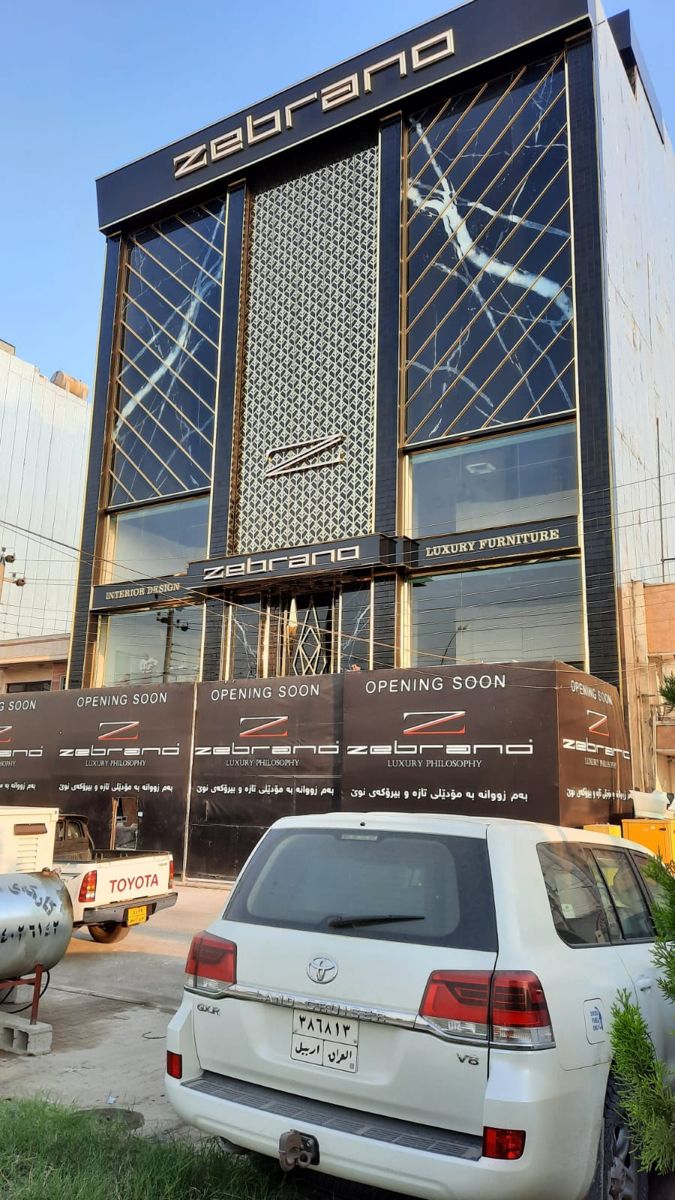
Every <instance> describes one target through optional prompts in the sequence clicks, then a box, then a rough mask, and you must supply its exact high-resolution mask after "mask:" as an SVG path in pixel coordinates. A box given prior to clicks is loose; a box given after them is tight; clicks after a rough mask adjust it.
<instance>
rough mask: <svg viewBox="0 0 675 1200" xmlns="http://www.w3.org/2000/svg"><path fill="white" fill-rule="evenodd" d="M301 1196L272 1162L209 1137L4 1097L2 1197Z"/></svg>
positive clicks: (238, 1199)
mask: <svg viewBox="0 0 675 1200" xmlns="http://www.w3.org/2000/svg"><path fill="white" fill-rule="evenodd" d="M282 1189H283V1193H284V1200H294V1193H295V1189H294V1188H293V1187H292V1186H290V1187H289V1186H288V1184H284V1181H283V1179H282V1178H280V1175H279V1173H278V1171H277V1169H276V1167H275V1165H274V1164H273V1163H269V1164H268V1163H267V1162H266V1161H265V1160H264V1159H263V1160H256V1159H250V1158H248V1157H243V1156H236V1157H235V1156H231V1155H227V1154H223V1153H222V1151H221V1150H220V1149H219V1148H218V1146H217V1145H216V1144H215V1143H214V1142H212V1141H207V1142H203V1143H201V1144H199V1143H198V1144H193V1143H191V1142H186V1141H181V1140H180V1139H176V1140H174V1141H169V1142H166V1141H164V1142H156V1141H153V1140H152V1139H150V1138H144V1137H139V1136H138V1135H137V1134H133V1133H130V1132H129V1130H128V1129H127V1127H126V1126H125V1125H124V1123H123V1122H122V1121H121V1120H111V1121H102V1120H101V1119H100V1118H98V1117H95V1116H92V1115H91V1114H89V1113H82V1112H78V1111H77V1110H76V1109H72V1108H64V1107H62V1106H61V1105H58V1104H50V1103H48V1102H47V1101H44V1100H5V1101H2V1102H0V1196H2V1197H6V1198H7V1200H47V1198H48V1200H226V1198H227V1200H277V1198H278V1197H279V1196H280V1195H281V1192H282Z"/></svg>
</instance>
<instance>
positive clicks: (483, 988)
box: [420, 971, 492, 1041]
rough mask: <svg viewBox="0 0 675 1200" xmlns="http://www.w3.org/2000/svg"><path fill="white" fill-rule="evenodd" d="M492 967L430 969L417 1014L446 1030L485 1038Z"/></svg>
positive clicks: (488, 1019)
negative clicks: (481, 969)
mask: <svg viewBox="0 0 675 1200" xmlns="http://www.w3.org/2000/svg"><path fill="white" fill-rule="evenodd" d="M491 978H492V972H491V971H433V972H432V974H431V975H430V976H429V982H428V983H427V986H426V991H425V993H424V996H423V999H422V1004H421V1006H420V1016H421V1017H427V1018H428V1020H429V1021H430V1022H431V1023H432V1024H434V1025H439V1026H441V1027H442V1028H443V1029H444V1030H447V1032H448V1033H454V1034H457V1036H459V1037H467V1038H480V1040H481V1041H487V1037H488V1031H489V1023H490V980H491Z"/></svg>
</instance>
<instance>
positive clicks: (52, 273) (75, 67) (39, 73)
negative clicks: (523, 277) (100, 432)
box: [0, 0, 675, 387]
mask: <svg viewBox="0 0 675 1200" xmlns="http://www.w3.org/2000/svg"><path fill="white" fill-rule="evenodd" d="M545 2H546V0H533V3H545ZM508 3H509V0H504V9H505V11H508ZM628 6H629V5H628V3H627V0H605V9H606V11H607V12H608V14H610V15H611V14H613V13H615V12H620V11H622V10H623V9H625V8H626V7H628ZM452 7H455V6H454V5H453V4H452V3H450V2H449V0H448V3H447V6H446V5H444V4H443V0H429V2H424V0H417V2H416V3H411V2H410V0H408V2H407V3H405V2H404V0H366V2H365V3H364V0H340V3H339V4H337V5H332V6H331V5H325V6H324V5H322V4H319V3H317V2H316V0H286V2H285V3H283V4H281V3H279V0H249V3H247V4H234V3H233V2H232V0H199V3H198V4H195V5H194V6H191V5H189V4H186V3H185V2H184V0H116V2H115V3H112V4H104V3H101V0H58V3H54V0H27V2H26V3H23V4H21V3H18V2H17V0H0V21H1V23H2V24H1V28H2V58H1V60H0V118H1V119H0V154H1V159H0V161H1V163H2V169H1V170H0V339H3V340H5V341H8V342H11V343H12V344H13V345H15V346H16V350H17V354H18V355H19V356H20V357H21V358H23V359H25V360H27V361H28V362H31V363H34V364H35V365H36V366H38V367H39V369H40V370H41V371H42V372H43V374H45V375H48V376H51V375H52V374H53V373H54V371H57V370H63V371H65V372H66V373H67V374H69V375H74V376H75V377H76V378H79V379H83V380H84V381H85V382H86V383H88V384H89V385H90V387H91V384H92V382H93V375H94V364H95V358H96V343H97V338H98V317H99V307H100V297H101V286H102V274H103V251H104V239H103V237H102V235H101V234H100V233H99V232H98V222H97V212H96V193H95V186H94V181H95V179H96V177H97V176H99V175H103V174H107V173H108V172H109V171H111V170H114V169H115V168H116V167H119V166H122V165H123V164H124V163H126V162H129V161H131V160H132V159H135V158H139V157H141V156H143V155H145V154H148V153H150V152H151V151H153V150H155V149H157V148H158V147H160V146H163V145H166V144H168V143H169V142H172V141H176V140H177V139H178V138H180V137H183V136H185V135H187V134H190V133H192V132H194V131H195V130H198V129H201V128H202V127H203V126H206V125H209V124H211V123H213V122H215V121H217V120H219V119H220V118H222V117H225V116H227V115H228V113H230V112H236V111H237V110H238V109H240V108H243V107H245V106H246V105H249V104H252V103H255V102H256V101H257V100H260V99H262V98H264V97H265V96H267V95H271V94H273V93H274V92H277V91H280V90H282V89H283V88H285V87H287V86H289V85H290V84H292V83H294V82H295V81H296V80H299V79H303V78H305V77H307V76H309V75H313V74H316V73H318V72H320V71H322V70H324V69H325V68H327V67H329V66H331V65H332V64H333V63H337V62H340V61H341V60H342V59H345V58H349V57H351V56H352V55H354V54H358V53H360V52H361V51H363V50H365V49H367V48H368V47H370V46H373V45H377V44H378V43H379V42H383V41H386V39H387V38H389V37H392V36H393V35H394V34H397V33H400V32H401V31H403V30H405V29H409V28H411V27H414V26H416V25H419V24H422V23H423V22H424V21H426V20H429V19H430V18H431V17H434V16H437V15H438V14H439V13H442V12H443V11H447V10H448V9H450V8H452ZM630 8H631V12H632V14H633V20H634V25H635V28H636V30H637V33H638V37H639V41H640V45H641V47H642V52H643V56H644V59H645V61H646V64H647V67H648V69H649V72H650V75H651V78H652V82H653V84H654V88H655V90H656V94H657V96H658V97H659V100H660V103H661V107H662V110H663V114H664V118H665V121H666V124H667V125H668V127H669V129H670V132H671V137H672V136H673V134H674V133H675V76H674V73H673V69H672V57H673V54H672V52H673V45H674V43H675V0H633V3H632V4H630Z"/></svg>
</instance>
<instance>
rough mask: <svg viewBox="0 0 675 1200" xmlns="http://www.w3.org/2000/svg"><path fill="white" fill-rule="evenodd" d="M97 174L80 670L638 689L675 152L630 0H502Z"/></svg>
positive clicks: (671, 481)
mask: <svg viewBox="0 0 675 1200" xmlns="http://www.w3.org/2000/svg"><path fill="white" fill-rule="evenodd" d="M627 164H630V166H629V169H627ZM98 195H99V213H100V223H101V229H102V231H103V232H104V234H105V236H106V239H107V258H106V267H105V280H104V296H103V309H102V323H101V339H100V346H99V359H98V368H97V377H96V386H95V397H94V414H93V430H92V441H91V453H90V461H89V474H88V481H87V491H86V507H85V516H84V527H83V543H82V558H81V563H80V574H79V583H78V593H77V606H76V614H75V625H74V632H73V642H72V650H71V656H70V663H69V687H71V688H79V687H102V686H103V687H106V686H111V685H115V684H122V685H123V684H126V683H131V682H143V683H147V684H149V685H156V684H168V683H171V682H188V681H193V680H201V681H209V680H214V681H215V680H220V679H270V678H273V677H281V676H284V677H286V676H304V675H321V674H333V673H340V672H347V671H350V670H362V671H368V670H379V669H387V668H393V667H397V668H408V667H410V668H426V667H428V668H435V667H447V666H452V665H454V664H467V663H472V662H486V663H505V662H513V661H515V662H527V661H540V660H542V659H546V660H551V659H557V660H562V661H563V662H566V663H568V664H571V665H572V666H574V667H578V668H580V669H582V670H586V671H590V672H592V673H593V674H594V675H596V676H599V677H600V678H602V679H604V680H606V681H608V682H609V683H613V684H617V685H618V686H619V687H620V688H621V689H622V690H623V691H624V692H625V683H626V664H625V662H623V661H622V653H621V639H620V622H619V616H618V613H619V606H620V596H621V587H622V584H623V583H625V582H626V581H628V580H629V579H632V578H638V579H642V580H643V581H646V582H650V581H654V580H659V579H661V578H662V577H663V578H666V577H667V573H668V572H669V571H670V570H671V569H672V560H673V559H675V537H674V536H673V525H674V523H675V521H674V516H675V503H674V500H673V497H674V496H675V438H674V421H675V413H674V411H673V406H672V404H671V405H670V406H669V405H668V404H667V388H668V384H669V381H670V380H671V379H672V377H673V373H674V370H675V363H673V361H672V357H673V347H672V339H671V338H669V337H668V328H669V322H668V314H669V312H670V314H671V315H672V307H670V308H669V305H672V289H673V279H674V278H675V272H674V271H673V262H672V237H673V235H672V223H671V222H670V221H669V220H668V217H667V214H668V212H669V209H670V207H671V206H672V202H673V200H675V172H674V167H673V155H672V148H671V146H670V143H669V140H668V135H667V132H666V131H665V129H664V127H663V123H662V121H661V117H660V113H659V110H658V106H657V103H656V100H655V98H654V96H653V93H652V90H651V86H650V84H649V80H648V76H647V73H646V70H645V68H644V66H643V64H642V63H641V60H640V55H639V50H638V49H637V47H636V44H635V41H634V38H633V35H632V30H631V25H630V19H629V17H628V15H627V14H624V15H623V16H622V17H620V18H613V19H612V20H609V21H608V20H607V19H606V18H605V17H604V15H603V14H602V12H601V11H599V10H598V9H596V7H595V5H594V4H593V3H592V0H546V3H541V4H538V5H533V4H532V3H530V2H528V0H512V2H511V3H510V4H509V5H508V19H507V18H506V15H505V6H504V5H503V4H501V3H498V2H497V0H472V2H471V3H468V4H466V5H464V6H461V7H460V8H458V9H456V10H455V11H452V12H450V13H448V14H446V15H445V16H442V17H439V18H437V19H435V20H433V21H431V22H429V23H428V24H426V25H424V26H421V27H420V28H418V29H416V30H413V31H412V32H410V33H406V34H403V35H401V36H400V37H397V38H394V39H392V40H391V41H390V42H388V43H386V44H384V45H382V46H380V47H378V48H376V49H374V50H371V51H368V52H367V53H364V54H362V55H360V56H358V57H357V58H355V59H353V60H351V61H349V62H347V63H343V64H341V65H340V66H338V67H335V68H332V69H330V70H328V71H326V72H325V73H323V74H322V75H319V76H316V77H314V78H312V79H310V80H308V81H306V82H304V83H302V84H298V85H296V86H294V87H292V88H289V89H288V91H286V92H284V93H282V94H280V95H277V96H274V97H272V98H271V99H268V100H266V101H264V102H262V103H260V104H258V105H255V106H253V107H252V108H251V109H250V110H247V111H244V112H242V113H238V114H236V115H235V116H233V117H230V118H228V119H225V120H224V121H221V122H218V123H216V124H215V125H213V126H212V127H210V128H208V129H206V130H204V131H202V133H200V134H197V135H195V136H193V137H189V138H186V139H183V140H181V141H179V142H176V143H175V144H174V145H172V146H169V147H167V148H165V149H164V150H160V151H158V152H156V153H155V154H152V155H149V156H148V157H147V158H144V159H142V160H139V161H137V162H135V163H132V164H130V165H129V166H127V167H124V168H122V169H121V170H119V171H115V172H113V173H112V174H111V175H108V176H106V177H104V178H103V179H101V180H100V181H99V184H98ZM650 239H653V240H650ZM669 239H670V240H669Z"/></svg>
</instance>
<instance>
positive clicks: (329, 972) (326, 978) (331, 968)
mask: <svg viewBox="0 0 675 1200" xmlns="http://www.w3.org/2000/svg"><path fill="white" fill-rule="evenodd" d="M337 973H338V966H337V963H336V962H334V961H333V959H332V958H323V957H322V956H318V957H317V958H310V960H309V962H308V964H307V974H308V975H309V977H310V979H312V980H313V981H314V983H331V982H332V980H333V979H335V976H336V975H337Z"/></svg>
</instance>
